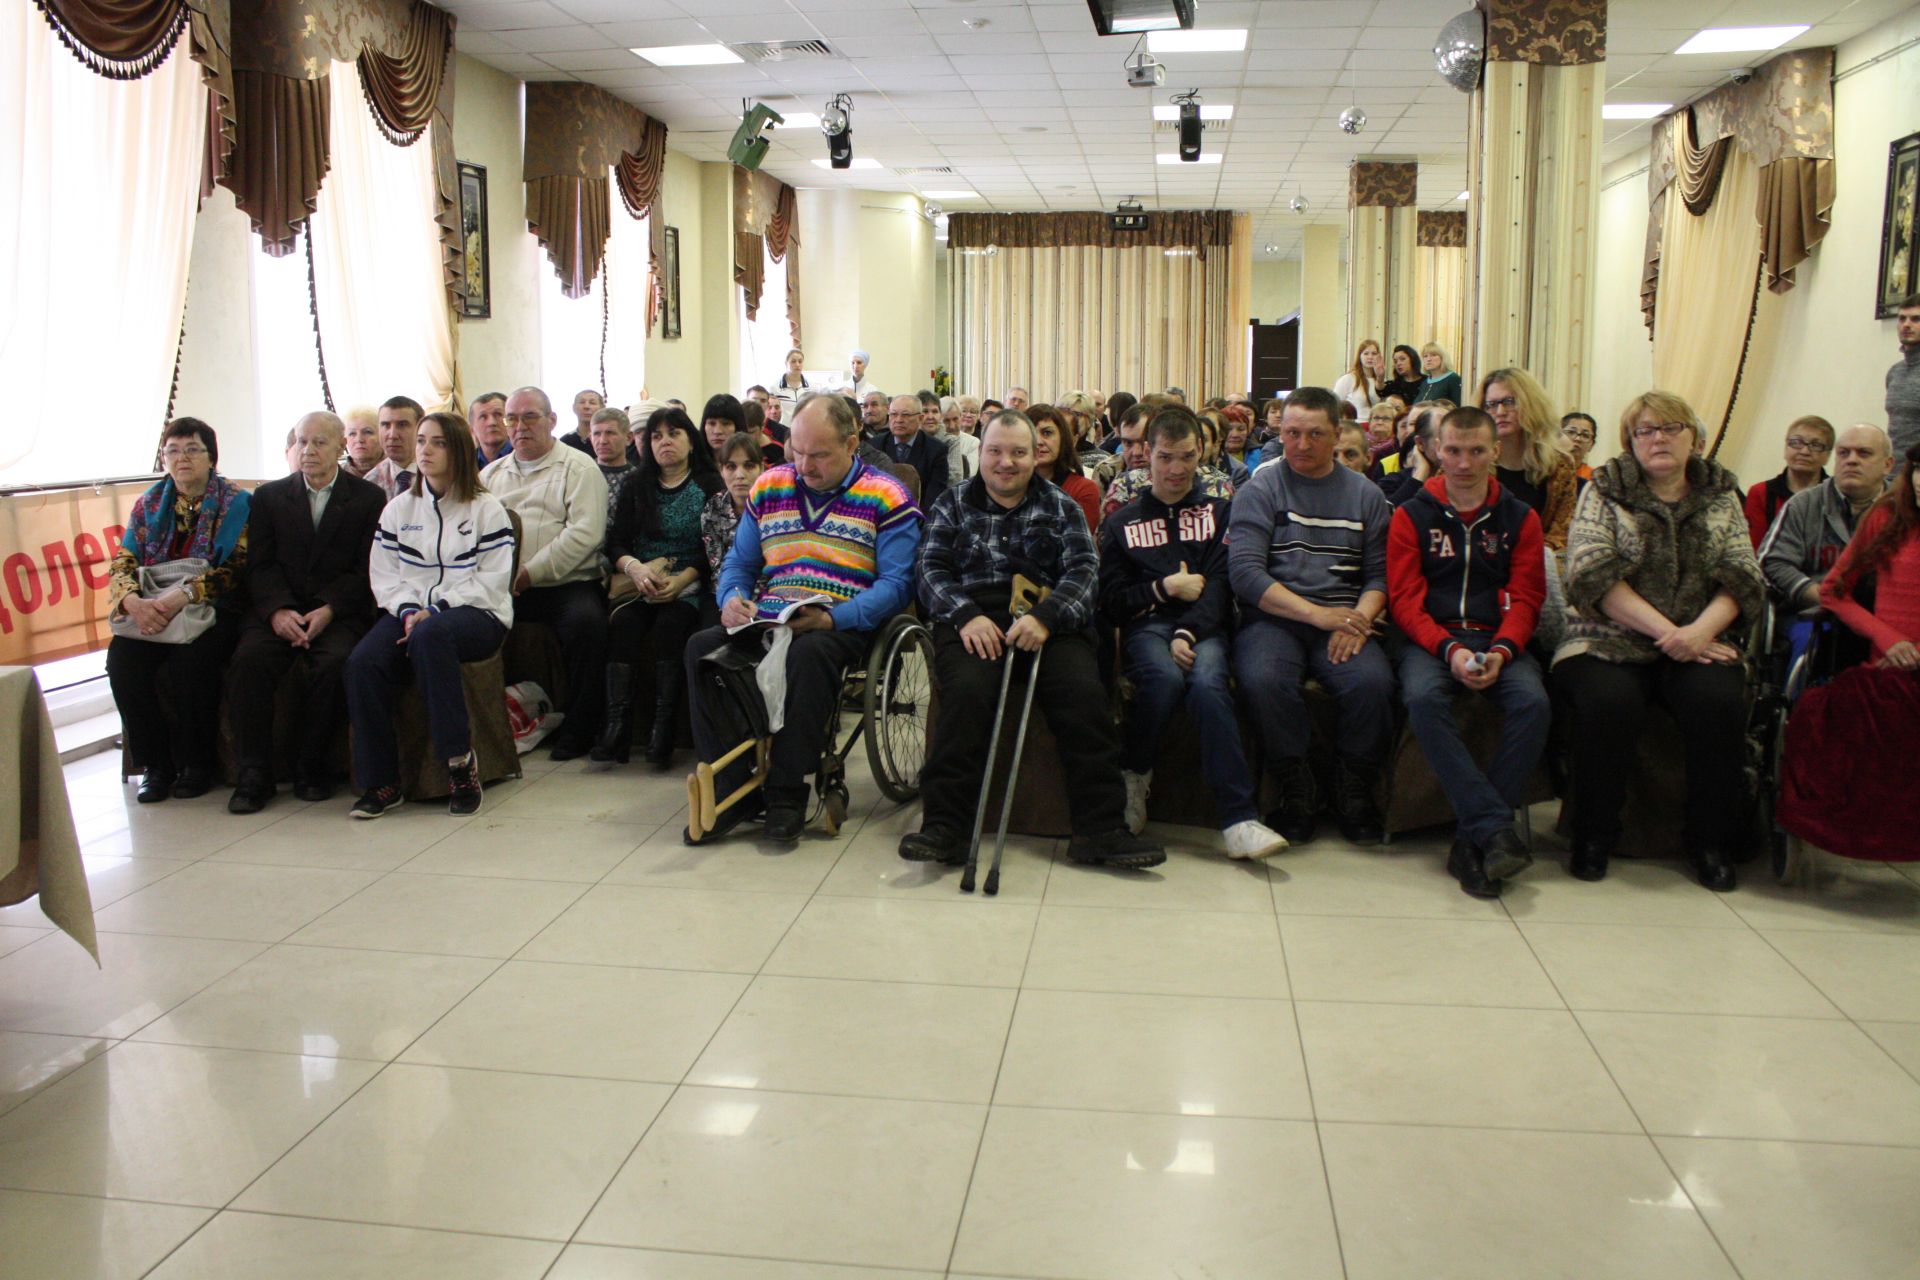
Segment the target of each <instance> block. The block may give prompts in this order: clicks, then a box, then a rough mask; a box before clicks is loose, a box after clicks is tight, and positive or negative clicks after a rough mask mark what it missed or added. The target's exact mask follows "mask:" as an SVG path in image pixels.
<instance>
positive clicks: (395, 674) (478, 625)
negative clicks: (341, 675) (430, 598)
mask: <svg viewBox="0 0 1920 1280" xmlns="http://www.w3.org/2000/svg"><path fill="white" fill-rule="evenodd" d="M404 633H405V628H404V627H403V626H402V625H401V622H400V619H398V618H396V617H394V616H393V615H392V614H390V613H382V614H381V615H380V618H379V620H378V621H376V622H375V623H374V624H373V628H372V629H371V630H369V631H368V632H367V634H366V635H364V636H362V637H361V638H360V643H359V644H357V645H355V646H354V647H353V655H352V656H351V657H349V658H348V659H347V714H348V716H349V717H351V719H352V721H353V771H354V774H355V775H356V777H355V782H356V784H357V785H358V786H359V787H360V789H361V790H362V791H370V790H372V789H373V788H374V787H385V786H391V785H393V784H395V783H397V782H399V781H400V748H399V746H398V745H397V744H396V742H395V739H394V733H393V711H394V704H395V703H396V702H397V701H398V699H399V697H400V690H401V689H402V688H403V687H404V686H405V685H406V684H407V682H408V681H409V679H411V680H412V682H413V683H414V684H417V685H418V686H420V696H421V697H422V698H424V699H426V703H427V732H428V735H429V736H430V737H431V738H432V739H433V750H434V754H435V755H437V756H439V757H440V758H441V759H442V760H457V759H459V758H460V757H461V756H464V755H465V754H467V751H468V749H469V748H470V747H471V746H472V745H473V738H472V731H471V726H469V725H468V723H467V696H466V691H465V690H464V689H463V688H462V686H461V684H460V664H461V663H463V662H478V661H479V660H480V659H482V658H485V657H487V656H489V655H490V654H492V653H493V652H494V650H496V649H498V648H499V647H500V643H501V641H503V640H505V639H506V638H507V629H506V628H505V627H503V626H501V625H500V620H499V619H498V618H496V617H494V616H493V615H492V614H490V613H488V612H487V611H486V610H485V609H476V608H474V607H473V606H472V605H462V606H460V607H459V608H457V609H447V610H445V611H443V612H440V613H435V614H433V615H431V616H430V617H427V618H423V619H421V620H420V621H419V622H417V623H415V624H414V627H413V634H412V635H410V636H408V637H407V642H406V643H405V644H401V643H400V642H399V641H400V637H401V636H402V635H403V634H404Z"/></svg>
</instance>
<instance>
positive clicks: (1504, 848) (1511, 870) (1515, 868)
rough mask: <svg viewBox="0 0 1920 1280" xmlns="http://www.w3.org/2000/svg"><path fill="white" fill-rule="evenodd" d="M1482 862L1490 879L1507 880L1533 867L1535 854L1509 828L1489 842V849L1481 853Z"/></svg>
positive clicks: (1498, 833)
mask: <svg viewBox="0 0 1920 1280" xmlns="http://www.w3.org/2000/svg"><path fill="white" fill-rule="evenodd" d="M1480 860H1481V863H1482V864H1483V865H1484V866H1485V867H1486V869H1487V875H1488V877H1489V878H1491V879H1494V880H1507V879H1511V878H1512V877H1514V876H1517V875H1519V874H1520V873H1521V872H1522V871H1525V870H1526V869H1527V868H1528V867H1530V866H1532V865H1533V854H1532V853H1531V852H1529V851H1528V849H1527V846H1526V845H1525V844H1524V843H1522V842H1521V840H1520V837H1519V836H1518V835H1517V834H1515V833H1514V831H1513V830H1512V828H1508V829H1507V830H1505V831H1496V832H1495V833H1494V834H1493V837H1492V839H1490V840H1488V841H1487V847H1486V848H1485V849H1484V850H1482V851H1481V854H1480Z"/></svg>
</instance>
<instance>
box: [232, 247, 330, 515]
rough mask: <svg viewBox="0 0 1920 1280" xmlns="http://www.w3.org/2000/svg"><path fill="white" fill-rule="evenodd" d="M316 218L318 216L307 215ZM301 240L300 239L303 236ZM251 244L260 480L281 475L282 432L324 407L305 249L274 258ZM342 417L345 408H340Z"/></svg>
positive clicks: (284, 451) (284, 446) (284, 447)
mask: <svg viewBox="0 0 1920 1280" xmlns="http://www.w3.org/2000/svg"><path fill="white" fill-rule="evenodd" d="M311 216H314V217H318V216H319V215H317V214H315V215H311ZM302 234H303V235H304V233H302ZM249 239H250V240H252V242H253V250H252V255H251V256H252V261H253V357H254V364H255V380H254V387H255V394H256V396H257V398H258V403H259V413H258V414H257V415H256V417H255V418H254V423H255V426H254V430H255V431H256V432H257V433H258V435H257V438H256V448H257V449H258V452H257V454H256V455H255V456H256V457H258V458H259V459H260V463H259V472H260V478H261V479H263V480H271V479H273V478H274V477H275V476H278V475H281V474H283V472H284V471H285V470H288V469H290V468H285V467H283V466H282V464H281V460H282V459H284V458H285V457H286V455H287V429H288V428H289V427H291V426H293V424H294V423H296V422H298V421H300V418H301V416H302V415H303V414H308V413H311V412H313V411H314V410H315V409H320V408H324V407H325V406H326V403H327V401H326V398H325V396H323V395H322V394H321V391H320V357H319V351H318V348H317V347H315V345H314V340H313V303H312V300H311V298H310V296H309V294H308V292H307V249H306V242H305V240H304V239H303V240H302V241H301V243H300V247H299V248H298V249H297V250H295V251H294V252H293V253H290V254H288V255H287V256H286V257H284V258H276V257H273V256H272V255H270V254H268V253H267V252H265V251H264V250H262V249H261V248H260V245H259V241H258V239H257V238H256V237H249ZM339 407H340V409H341V410H342V411H344V410H345V409H347V408H348V407H349V406H347V405H341V406H339Z"/></svg>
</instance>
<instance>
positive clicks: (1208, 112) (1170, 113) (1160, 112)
mask: <svg viewBox="0 0 1920 1280" xmlns="http://www.w3.org/2000/svg"><path fill="white" fill-rule="evenodd" d="M1153 118H1154V119H1155V120H1178V119H1179V118H1180V108H1179V107H1176V106H1174V105H1173V104H1172V103H1171V102H1162V103H1159V104H1157V105H1155V107H1154V108H1153ZM1200 118H1201V119H1202V120H1231V119H1233V104H1232V103H1231V102H1203V103H1201V104H1200Z"/></svg>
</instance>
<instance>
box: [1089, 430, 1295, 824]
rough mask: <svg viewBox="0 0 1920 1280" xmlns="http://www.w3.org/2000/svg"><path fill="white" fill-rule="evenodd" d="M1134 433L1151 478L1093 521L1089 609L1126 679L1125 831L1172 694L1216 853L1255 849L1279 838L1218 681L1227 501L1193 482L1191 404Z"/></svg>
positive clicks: (1136, 815)
mask: <svg viewBox="0 0 1920 1280" xmlns="http://www.w3.org/2000/svg"><path fill="white" fill-rule="evenodd" d="M1144 443H1145V450H1144V451H1145V453H1146V467H1147V477H1148V480H1149V481H1150V482H1151V485H1152V487H1151V488H1149V489H1148V490H1147V491H1146V492H1144V493H1142V494H1141V495H1140V496H1139V497H1137V498H1134V499H1133V500H1132V501H1130V502H1128V503H1126V504H1124V505H1123V506H1121V507H1120V508H1119V509H1118V510H1116V511H1115V512H1113V514H1111V515H1109V516H1108V517H1107V518H1106V519H1105V520H1103V521H1101V522H1100V612H1101V615H1102V616H1103V618H1104V619H1105V620H1106V621H1107V622H1109V623H1111V624H1112V625H1114V626H1116V627H1118V628H1119V629H1120V646H1121V651H1122V656H1123V658H1124V661H1125V664H1126V674H1127V680H1128V682H1129V683H1131V684H1132V685H1133V704H1132V706H1131V708H1130V709H1129V711H1128V715H1127V727H1126V733H1125V735H1124V737H1123V739H1122V743H1121V750H1120V765H1121V769H1122V770H1123V772H1122V774H1121V777H1122V778H1123V779H1124V780H1125V782H1126V787H1127V811H1126V816H1127V828H1128V829H1129V830H1131V831H1133V832H1135V833H1136V834H1137V833H1138V832H1139V831H1140V828H1141V827H1142V826H1144V825H1145V824H1146V820H1147V792H1148V789H1149V787H1151V786H1152V783H1153V765H1154V758H1155V756H1156V755H1157V754H1158V753H1159V746H1160V738H1161V735H1162V734H1163V733H1164V732H1165V731H1166V727H1167V721H1168V720H1169V719H1170V718H1171V717H1172V715H1173V711H1174V708H1175V707H1177V706H1178V705H1179V704H1180V701H1181V699H1182V697H1184V698H1185V699H1186V704H1187V711H1188V712H1189V714H1191V715H1192V716H1193V718H1194V720H1195V722H1196V724H1197V727H1198V728H1199V731H1200V770H1201V773H1202V774H1203V775H1204V776H1205V778H1206V780H1207V786H1208V788H1209V789H1211V790H1212V792H1213V802H1214V807H1215V809H1216V811H1217V816H1218V818H1219V820H1220V829H1221V831H1222V832H1223V833H1224V834H1225V836H1226V841H1227V856H1228V857H1232V858H1262V857H1265V856H1267V855H1268V854H1272V853H1278V852H1279V851H1280V850H1282V849H1284V848H1286V847H1287V842H1286V841H1285V840H1284V839H1282V838H1281V837H1280V836H1279V835H1277V834H1276V833H1275V832H1274V831H1272V830H1271V829H1270V828H1268V827H1267V826H1266V825H1265V824H1263V823H1262V822H1261V821H1260V814H1259V810H1258V808H1257V807H1256V806H1255V803H1254V792H1253V779H1252V777H1251V775H1250V774H1249V773H1248V770H1247V757H1246V752H1245V751H1243V750H1242V749H1241V746H1240V724H1239V720H1238V718H1237V717H1236V715H1235V712H1234V704H1233V694H1232V692H1231V691H1230V690H1229V689H1228V687H1227V685H1228V672H1227V642H1228V637H1229V636H1230V635H1231V633H1232V626H1233V589H1232V587H1230V586H1229V585H1228V584H1227V516H1228V512H1229V510H1230V504H1229V503H1228V501H1227V499H1225V498H1218V497H1212V496H1210V495H1208V494H1204V493H1201V492H1199V491H1198V490H1197V489H1196V488H1195V487H1194V477H1195V475H1196V474H1197V473H1198V472H1199V469H1200V421H1199V419H1197V418H1196V417H1194V415H1193V411H1192V410H1190V409H1188V408H1186V407H1185V406H1183V405H1168V406H1166V407H1164V408H1162V409H1160V410H1159V411H1158V412H1156V413H1154V415H1153V418H1152V420H1151V421H1150V422H1148V423H1147V424H1146V439H1145V442H1144Z"/></svg>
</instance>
